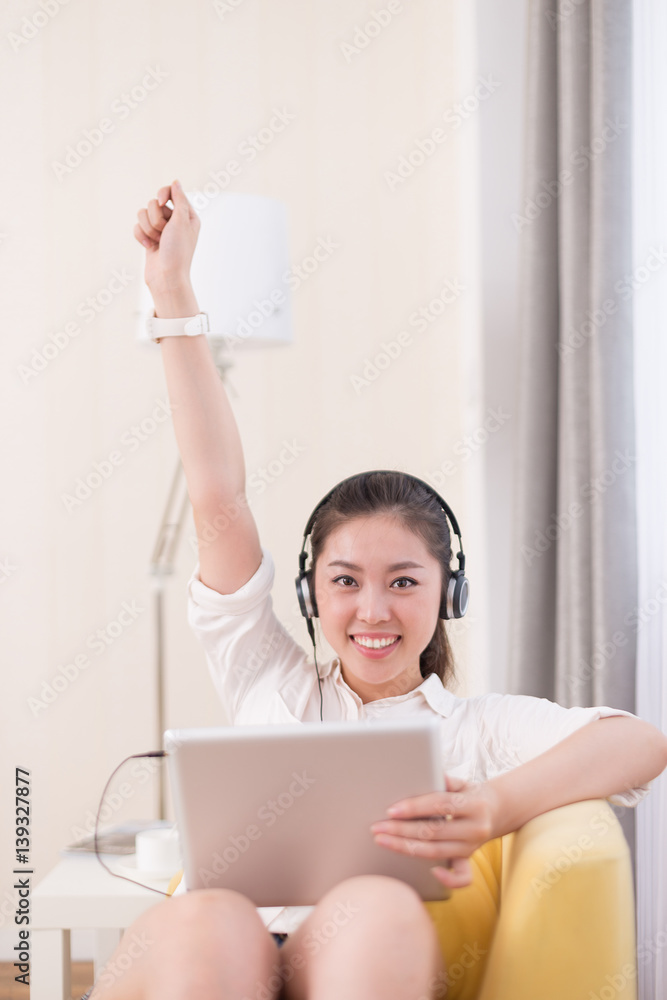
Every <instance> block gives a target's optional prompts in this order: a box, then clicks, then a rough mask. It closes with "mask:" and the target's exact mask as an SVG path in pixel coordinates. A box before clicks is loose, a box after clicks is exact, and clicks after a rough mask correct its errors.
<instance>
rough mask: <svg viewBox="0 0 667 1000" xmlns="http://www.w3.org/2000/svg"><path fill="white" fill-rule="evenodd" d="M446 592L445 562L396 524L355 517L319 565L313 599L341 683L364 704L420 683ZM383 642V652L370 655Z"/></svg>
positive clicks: (381, 517)
mask: <svg viewBox="0 0 667 1000" xmlns="http://www.w3.org/2000/svg"><path fill="white" fill-rule="evenodd" d="M441 588H442V569H441V566H440V563H439V562H438V560H437V559H435V558H434V557H433V556H432V555H431V554H430V552H429V551H428V549H427V548H426V545H425V544H424V542H423V541H422V539H421V538H420V537H419V536H418V535H416V534H414V533H413V532H412V531H410V530H409V529H408V528H406V527H405V526H404V525H403V524H402V523H401V522H400V521H399V520H397V519H396V518H394V517H391V516H390V515H385V514H373V515H368V516H365V517H357V518H353V519H352V520H350V521H348V522H346V523H345V524H343V525H341V526H340V527H338V528H337V529H336V530H335V531H332V532H331V534H330V535H329V537H328V538H327V541H326V543H325V545H324V548H323V550H322V552H321V554H320V557H319V559H318V560H317V564H316V566H315V600H316V602H317V609H318V611H319V618H320V625H321V627H322V631H323V633H324V635H325V636H326V639H327V641H328V642H329V643H330V644H331V646H332V647H333V648H334V649H335V651H336V653H337V654H338V656H339V657H340V661H341V669H342V673H343V677H344V679H345V681H346V683H347V684H348V685H349V686H350V687H351V688H352V690H353V691H356V693H357V694H358V695H359V697H360V698H361V699H362V701H364V702H367V701H375V700H377V699H378V698H387V697H391V696H394V695H400V694H405V693H407V692H408V691H412V689H413V688H415V687H417V686H418V685H419V684H421V683H422V680H423V678H422V676H421V673H420V671H419V656H420V654H421V653H422V652H423V651H424V649H426V647H427V646H428V644H429V642H430V641H431V639H432V637H433V633H434V631H435V627H436V625H437V623H438V609H439V607H440V594H441ZM378 639H379V640H383V642H382V646H383V647H384V648H369V645H370V646H371V647H372V646H373V645H374V642H373V640H378ZM385 640H386V642H387V644H386V645H385V644H384V641H385ZM364 643H365V644H364Z"/></svg>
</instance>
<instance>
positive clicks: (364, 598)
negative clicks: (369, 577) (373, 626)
mask: <svg viewBox="0 0 667 1000" xmlns="http://www.w3.org/2000/svg"><path fill="white" fill-rule="evenodd" d="M389 604H390V601H389V597H388V596H387V594H385V593H384V592H383V591H380V590H377V589H374V588H372V587H368V588H364V589H363V590H361V591H360V593H359V604H358V607H357V617H358V618H359V619H360V620H361V621H365V622H368V623H369V624H370V623H371V622H380V621H389V620H390V619H391V609H390V607H389Z"/></svg>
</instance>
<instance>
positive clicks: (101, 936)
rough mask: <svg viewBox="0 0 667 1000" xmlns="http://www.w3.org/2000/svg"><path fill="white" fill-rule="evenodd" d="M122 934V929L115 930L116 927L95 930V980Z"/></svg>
mask: <svg viewBox="0 0 667 1000" xmlns="http://www.w3.org/2000/svg"><path fill="white" fill-rule="evenodd" d="M122 936H123V932H122V930H116V928H110V927H105V928H103V929H102V928H99V929H98V930H96V931H95V982H97V977H98V976H99V974H100V972H101V971H102V969H103V967H104V966H105V965H106V963H107V962H108V961H109V959H110V958H111V956H112V955H113V953H114V951H115V950H116V948H117V947H118V945H119V944H120V939H121V938H122Z"/></svg>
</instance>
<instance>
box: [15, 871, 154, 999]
mask: <svg viewBox="0 0 667 1000" xmlns="http://www.w3.org/2000/svg"><path fill="white" fill-rule="evenodd" d="M104 860H105V862H106V864H108V865H109V867H110V868H113V867H114V863H117V862H120V863H121V864H122V862H123V861H126V860H127V858H126V857H121V856H116V855H109V854H105V855H104ZM137 877H138V878H140V877H141V876H137ZM144 881H145V882H146V883H147V884H148V885H153V886H155V888H157V889H161V890H162V891H163V892H166V890H167V886H168V885H169V882H168V881H165V880H162V881H159V882H156V881H151V880H149V879H144ZM165 898H166V897H165V896H160V895H158V893H157V892H151V891H150V889H144V888H142V887H141V886H138V885H133V884H132V883H131V882H125V881H124V880H123V879H119V878H114V877H113V876H112V875H109V873H108V872H106V871H105V870H104V868H102V865H101V864H100V863H99V861H98V860H97V858H96V857H95V856H94V855H82V856H79V857H69V858H63V860H62V861H60V862H59V863H58V864H57V865H56V867H55V868H54V869H53V870H52V871H51V872H49V874H48V875H47V876H46V877H45V878H43V879H42V880H41V882H39V883H38V884H37V885H36V886H35V888H34V890H33V894H32V925H31V928H30V930H31V935H30V937H31V951H32V957H31V963H30V997H31V1000H70V996H71V979H70V959H71V956H70V931H71V930H72V929H73V928H88V929H92V930H94V931H96V936H95V977H97V975H98V974H99V972H100V970H101V968H102V966H103V965H104V963H105V962H107V961H108V959H109V958H110V957H111V955H112V953H113V951H114V949H115V948H116V947H117V945H118V943H119V941H120V939H121V935H122V933H123V930H124V929H125V928H126V927H129V926H130V924H131V923H132V922H133V921H134V920H136V918H137V917H138V916H139V915H140V914H141V913H143V912H144V910H147V909H149V907H151V906H155V904H156V903H159V902H160V901H161V900H163V899H165Z"/></svg>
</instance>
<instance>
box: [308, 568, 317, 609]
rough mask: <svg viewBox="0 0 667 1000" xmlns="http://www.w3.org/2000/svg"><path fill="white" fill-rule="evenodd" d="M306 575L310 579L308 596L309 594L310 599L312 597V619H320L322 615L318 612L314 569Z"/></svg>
mask: <svg viewBox="0 0 667 1000" xmlns="http://www.w3.org/2000/svg"><path fill="white" fill-rule="evenodd" d="M306 575H307V577H308V594H309V597H310V605H311V607H312V609H313V614H312V617H313V618H319V617H320V613H319V611H318V610H317V601H316V600H315V578H314V576H313V571H312V569H309V570H308V573H307V574H306Z"/></svg>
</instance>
